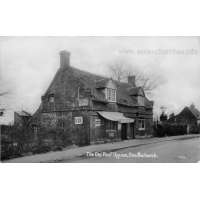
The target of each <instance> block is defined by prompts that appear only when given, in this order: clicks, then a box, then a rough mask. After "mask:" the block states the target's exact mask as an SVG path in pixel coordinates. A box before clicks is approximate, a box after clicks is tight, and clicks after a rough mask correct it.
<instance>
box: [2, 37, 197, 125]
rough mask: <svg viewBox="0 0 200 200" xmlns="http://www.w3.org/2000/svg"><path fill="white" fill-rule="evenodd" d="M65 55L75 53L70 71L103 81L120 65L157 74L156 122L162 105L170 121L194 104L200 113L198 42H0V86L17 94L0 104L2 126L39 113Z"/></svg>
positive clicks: (152, 39) (79, 39)
mask: <svg viewBox="0 0 200 200" xmlns="http://www.w3.org/2000/svg"><path fill="white" fill-rule="evenodd" d="M62 50H67V51H69V52H71V57H70V63H71V66H73V67H76V68H79V69H82V70H85V71H88V72H92V73H95V74H99V75H103V76H108V75H109V71H108V68H107V66H108V64H109V63H112V62H113V61H115V60H116V59H122V60H125V61H127V62H128V63H131V66H132V67H133V68H139V69H141V70H144V69H147V70H148V71H151V70H152V71H156V73H157V75H158V76H159V77H160V78H161V79H162V80H163V81H164V84H162V85H160V86H159V87H158V88H157V89H155V90H154V91H153V92H152V94H151V95H148V96H147V98H148V99H149V100H153V101H154V117H158V116H159V115H160V114H161V109H160V107H161V106H163V105H164V106H166V107H167V110H166V112H167V114H168V115H169V114H171V112H172V111H173V112H174V113H175V114H178V113H179V112H180V111H181V110H182V109H183V108H184V107H185V106H190V104H191V103H192V102H193V103H194V104H195V106H196V108H197V109H199V110H200V40H198V38H197V37H0V80H1V82H4V83H5V84H4V86H3V87H5V88H4V89H6V88H8V89H9V88H12V89H13V90H12V94H11V95H10V96H8V97H7V98H4V99H2V98H1V100H0V101H1V102H0V106H1V107H2V106H4V107H5V106H6V107H7V110H6V111H5V115H4V117H0V123H8V122H10V121H12V120H13V118H14V111H20V110H22V109H23V110H27V111H29V112H30V113H35V111H36V110H37V108H38V107H39V105H40V103H41V96H42V95H43V94H44V93H45V91H46V90H47V88H48V86H49V84H50V82H51V81H52V79H53V77H54V75H55V73H56V71H57V70H58V68H59V67H60V56H59V52H60V51H62ZM133 51H134V53H133ZM145 51H146V52H145ZM147 51H148V53H147Z"/></svg>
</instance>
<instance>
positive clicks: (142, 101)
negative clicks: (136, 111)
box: [138, 96, 144, 106]
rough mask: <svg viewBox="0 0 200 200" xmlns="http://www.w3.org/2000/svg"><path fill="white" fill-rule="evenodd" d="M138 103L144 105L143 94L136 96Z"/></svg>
mask: <svg viewBox="0 0 200 200" xmlns="http://www.w3.org/2000/svg"><path fill="white" fill-rule="evenodd" d="M138 104H139V105H140V106H144V97H143V96H138Z"/></svg>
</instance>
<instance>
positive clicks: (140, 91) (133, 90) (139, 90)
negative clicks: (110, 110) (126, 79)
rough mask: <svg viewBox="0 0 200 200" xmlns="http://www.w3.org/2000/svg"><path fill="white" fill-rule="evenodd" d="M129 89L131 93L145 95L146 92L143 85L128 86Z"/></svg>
mask: <svg viewBox="0 0 200 200" xmlns="http://www.w3.org/2000/svg"><path fill="white" fill-rule="evenodd" d="M127 91H128V94H129V95H143V96H145V93H144V91H143V89H142V87H132V88H128V90H127Z"/></svg>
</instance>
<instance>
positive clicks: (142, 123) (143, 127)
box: [139, 119, 145, 130]
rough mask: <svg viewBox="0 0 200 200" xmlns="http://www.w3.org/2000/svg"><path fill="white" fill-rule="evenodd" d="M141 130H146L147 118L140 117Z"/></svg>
mask: <svg viewBox="0 0 200 200" xmlns="http://www.w3.org/2000/svg"><path fill="white" fill-rule="evenodd" d="M139 130H145V120H144V119H139Z"/></svg>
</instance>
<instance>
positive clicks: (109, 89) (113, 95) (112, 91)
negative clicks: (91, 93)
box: [106, 88, 116, 102]
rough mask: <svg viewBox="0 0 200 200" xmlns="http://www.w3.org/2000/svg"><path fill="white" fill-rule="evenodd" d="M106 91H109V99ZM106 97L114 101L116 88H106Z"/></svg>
mask: <svg viewBox="0 0 200 200" xmlns="http://www.w3.org/2000/svg"><path fill="white" fill-rule="evenodd" d="M108 91H111V95H110V97H111V98H110V99H109V98H108ZM113 93H114V94H113ZM113 97H114V99H113ZM106 99H107V100H108V101H110V102H116V90H115V89H111V88H106Z"/></svg>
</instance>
